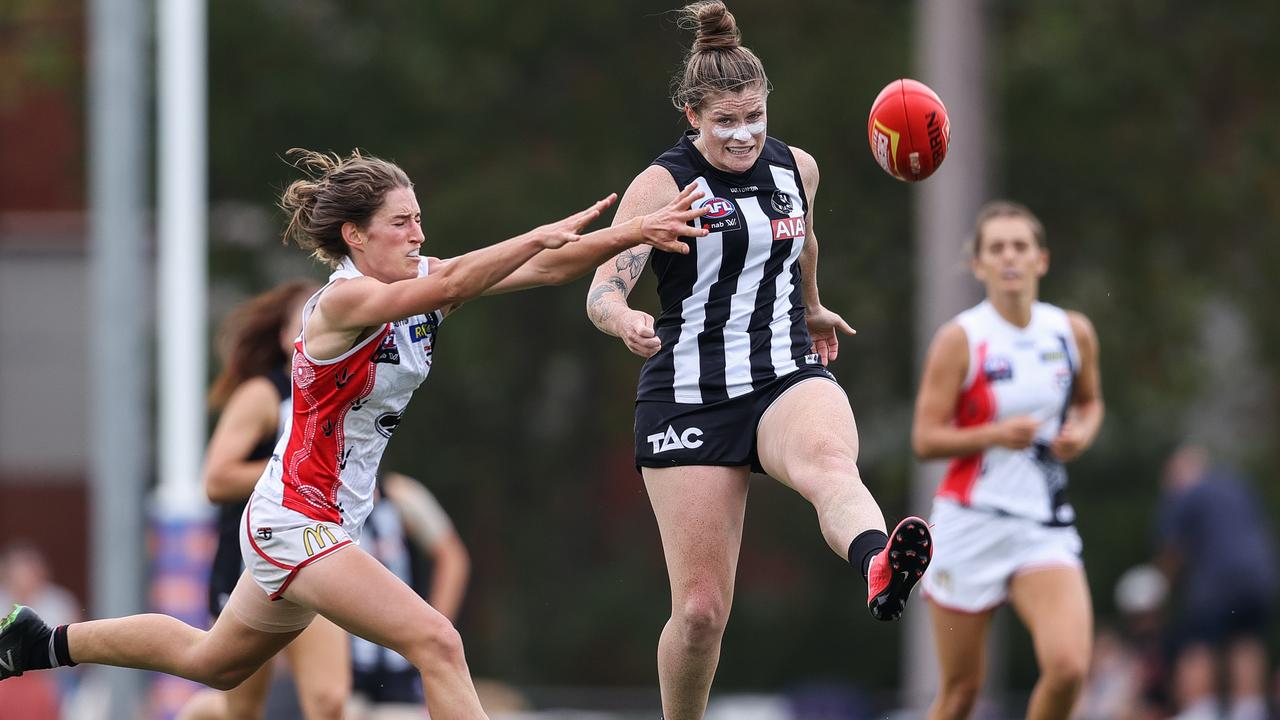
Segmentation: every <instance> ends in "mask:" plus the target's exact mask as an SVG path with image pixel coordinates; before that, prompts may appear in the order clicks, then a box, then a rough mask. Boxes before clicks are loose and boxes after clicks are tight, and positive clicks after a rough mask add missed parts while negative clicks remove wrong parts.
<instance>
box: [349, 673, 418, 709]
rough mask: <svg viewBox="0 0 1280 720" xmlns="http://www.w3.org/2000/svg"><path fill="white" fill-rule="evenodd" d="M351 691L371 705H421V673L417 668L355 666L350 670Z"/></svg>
mask: <svg viewBox="0 0 1280 720" xmlns="http://www.w3.org/2000/svg"><path fill="white" fill-rule="evenodd" d="M351 691H352V692H353V693H355V694H357V695H362V696H364V698H365V700H367V701H368V702H369V703H371V704H373V705H386V704H394V705H423V704H425V703H426V701H427V699H426V695H424V694H423V691H422V675H421V674H419V673H418V671H417V670H414V669H413V668H409V669H407V670H386V669H382V670H374V671H366V670H361V669H359V668H356V669H354V670H352V672H351Z"/></svg>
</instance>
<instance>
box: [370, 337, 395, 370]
mask: <svg viewBox="0 0 1280 720" xmlns="http://www.w3.org/2000/svg"><path fill="white" fill-rule="evenodd" d="M373 362H375V363H390V364H392V365H399V364H400V348H399V346H397V345H396V336H395V334H394V333H387V336H386V337H385V338H383V339H382V344H381V345H379V346H378V349H377V350H375V351H374V353H373Z"/></svg>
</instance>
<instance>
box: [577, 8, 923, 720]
mask: <svg viewBox="0 0 1280 720" xmlns="http://www.w3.org/2000/svg"><path fill="white" fill-rule="evenodd" d="M682 16H683V19H684V20H685V22H684V23H682V24H683V25H684V26H685V27H688V28H691V29H695V30H696V37H695V39H694V41H693V47H692V49H691V51H690V52H689V54H688V56H687V59H686V62H685V67H684V70H683V72H682V73H681V74H680V75H678V76H677V78H676V82H675V86H676V91H675V96H674V97H673V101H674V104H675V106H676V107H677V108H678V109H680V110H681V111H682V112H683V113H684V115H685V117H686V119H687V120H688V122H689V125H690V126H691V129H690V130H689V131H688V132H687V133H686V134H685V135H684V136H683V137H682V138H680V141H679V142H678V143H677V144H676V146H675V147H674V148H672V149H671V150H668V151H667V152H665V153H663V154H662V155H661V156H660V157H658V159H657V160H655V161H654V163H653V164H652V165H650V166H649V167H648V168H646V169H645V170H644V171H643V172H642V173H640V174H639V175H638V176H637V177H636V178H635V180H634V181H633V182H632V183H631V186H630V187H629V188H628V189H627V191H626V194H625V195H624V196H623V198H622V201H621V203H620V204H619V207H618V212H617V216H616V218H615V222H616V223H626V222H629V221H632V219H633V218H634V217H636V216H638V215H641V214H643V213H646V212H651V211H653V210H655V209H657V208H661V207H663V206H664V205H666V204H668V203H670V202H671V201H672V199H673V198H675V197H676V196H677V195H678V193H679V192H680V188H682V187H685V186H686V185H688V184H693V185H695V186H696V187H697V188H698V189H699V190H700V191H701V192H702V194H703V198H702V199H701V200H700V201H699V204H700V206H701V207H702V208H703V209H705V210H706V211H707V212H706V214H705V215H704V216H702V217H701V218H700V219H699V220H698V221H697V224H698V226H699V227H701V228H703V229H705V230H707V231H709V233H710V234H708V235H707V236H706V237H703V238H697V239H695V240H691V241H690V242H689V245H690V251H689V252H688V253H687V254H677V253H672V252H668V251H665V250H663V249H661V248H658V249H657V251H656V252H651V251H650V249H649V248H635V249H629V250H627V251H624V252H622V253H620V254H619V255H617V256H616V257H615V258H614V259H613V260H611V261H609V262H607V263H605V264H604V265H602V266H601V267H600V268H599V269H598V270H597V271H596V275H595V279H594V281H593V283H592V289H591V291H590V293H589V295H588V297H587V314H588V316H589V317H590V319H591V321H592V322H593V323H594V324H595V325H596V327H597V328H599V329H600V330H602V331H603V332H605V333H608V334H610V335H613V336H616V337H618V338H620V339H621V340H622V341H623V343H624V344H625V345H626V347H627V348H628V349H629V350H631V352H633V353H635V354H637V355H639V356H641V357H643V358H646V359H647V360H646V362H645V364H644V368H643V369H642V370H641V373H640V381H639V389H638V392H637V402H636V413H635V451H636V465H637V466H638V467H639V468H640V470H641V473H642V474H643V476H644V482H645V487H646V489H647V490H648V495H649V498H650V501H651V503H652V505H653V510H654V513H655V515H656V516H657V520H658V527H659V531H660V534H661V537H662V545H663V552H664V555H665V557H666V563H667V571H668V575H669V579H670V583H671V594H672V614H671V618H670V620H668V622H667V623H666V626H665V627H664V629H663V631H662V634H661V637H660V638H659V641H658V675H659V683H660V685H661V689H662V706H663V707H662V710H663V717H665V718H667V720H686V719H688V718H700V717H702V714H703V712H704V710H705V707H706V703H707V697H708V693H709V691H710V687H711V682H712V678H713V676H714V675H715V670H716V665H717V663H718V661H719V655H720V641H721V638H722V636H723V633H724V629H725V624H726V622H727V620H728V616H729V608H730V605H731V602H732V597H733V578H734V572H735V569H736V566H737V561H738V551H739V547H740V545H741V541H742V522H743V516H744V513H745V508H746V500H747V481H748V476H749V473H750V472H751V471H752V470H755V471H762V472H765V473H767V474H769V475H771V476H772V477H774V478H776V479H777V480H779V481H781V482H782V483H784V484H786V485H787V486H788V487H791V488H792V489H794V490H796V491H797V492H798V493H800V494H801V495H802V496H803V497H804V498H805V499H806V500H808V501H809V502H810V503H812V504H813V506H814V509H815V510H816V511H817V514H818V521H819V524H820V526H821V531H822V534H823V537H824V538H825V539H826V541H827V544H828V545H829V546H830V547H831V549H832V550H833V551H835V553H836V554H837V555H838V556H840V557H841V558H847V559H848V561H849V563H850V564H851V565H852V566H853V568H854V569H855V571H860V572H861V573H862V574H863V577H864V578H866V579H867V582H868V587H869V592H868V605H869V609H870V611H871V614H872V615H873V616H875V617H876V618H878V619H881V620H892V619H896V618H897V617H898V616H899V615H900V614H901V612H902V610H903V607H904V604H905V602H906V599H907V595H908V593H909V592H910V590H911V588H912V586H914V584H915V583H916V581H917V580H918V579H919V578H920V576H921V574H922V573H923V571H924V569H925V567H926V566H927V564H928V562H929V557H930V553H931V551H932V547H931V543H930V539H929V531H928V528H927V526H926V524H925V523H924V521H922V520H920V519H919V518H908V519H906V520H904V521H903V522H902V523H901V524H899V525H898V526H897V527H896V528H895V530H894V532H893V533H892V537H890V536H888V535H886V533H885V522H884V518H883V516H882V515H881V512H880V508H879V507H878V506H877V505H876V501H875V499H874V498H873V497H872V496H871V494H870V492H869V491H868V490H867V488H866V487H865V486H864V485H863V483H862V480H861V477H860V476H859V472H858V467H857V459H858V433H857V428H856V426H855V424H854V418H853V412H852V411H851V409H850V406H849V400H848V398H847V397H846V396H845V394H844V391H843V390H842V389H841V388H840V386H839V385H838V384H836V382H835V379H834V377H833V376H832V375H831V373H830V372H829V371H828V370H827V369H826V367H825V366H826V364H827V363H828V362H829V361H831V360H835V359H836V357H837V354H838V351H839V342H838V337H837V332H843V333H846V334H852V333H853V330H852V328H850V327H849V325H848V324H847V323H845V321H844V320H843V319H842V318H841V317H840V316H839V315H837V314H836V313H834V312H832V311H831V310H828V309H827V308H825V307H823V305H822V303H821V302H820V300H819V297H818V286H817V282H816V275H815V272H816V269H817V258H818V246H817V240H816V238H815V237H814V234H813V223H812V220H813V199H814V194H815V193H816V191H817V188H818V168H817V164H816V163H815V162H814V160H813V158H812V157H811V156H810V155H809V154H808V153H805V152H804V151H803V150H800V149H798V148H793V147H790V146H788V145H787V144H786V143H784V142H782V141H780V140H777V139H775V138H773V137H770V136H769V135H768V134H767V132H766V128H767V114H766V100H767V96H768V93H769V81H768V79H767V78H766V76H765V72H764V67H763V66H762V64H761V62H760V60H759V59H758V58H757V57H756V56H755V54H754V53H752V52H751V51H750V50H749V49H747V48H745V47H743V46H742V45H741V44H740V36H739V32H738V29H737V26H736V24H735V21H734V18H733V15H732V14H730V13H729V12H728V10H727V9H726V8H725V6H724V4H723V3H722V2H704V3H697V4H694V5H690V6H688V7H686V8H685V9H684V10H683V13H682ZM646 264H648V265H651V266H652V267H653V269H654V270H655V272H656V274H657V278H658V295H659V298H660V301H661V306H662V312H661V315H660V316H659V317H658V318H657V320H656V321H655V320H654V318H653V317H652V316H650V315H649V314H647V313H645V312H642V311H640V310H635V309H632V308H631V307H629V305H628V303H627V296H628V294H629V293H630V292H631V290H632V288H633V287H634V286H635V283H636V281H637V279H638V278H639V277H640V274H641V272H642V271H643V269H644V267H645V266H646ZM886 545H887V546H888V551H887V552H886V551H885V548H886Z"/></svg>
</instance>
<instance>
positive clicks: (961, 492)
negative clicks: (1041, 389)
mask: <svg viewBox="0 0 1280 720" xmlns="http://www.w3.org/2000/svg"><path fill="white" fill-rule="evenodd" d="M975 361H976V362H977V368H976V370H975V371H974V375H973V384H972V385H970V386H969V389H968V390H965V391H964V392H962V393H960V397H959V398H957V400H956V411H955V423H956V427H962V428H963V427H973V426H975V425H984V424H986V423H989V422H991V421H993V420H995V419H996V396H995V393H993V392H992V391H991V384H990V383H989V382H987V373H986V369H985V367H984V366H985V365H986V361H987V343H986V342H983V343H981V344H979V345H978V352H977V357H976V358H975ZM983 455H984V453H983V452H982V451H979V452H976V453H973V454H972V455H965V456H963V457H958V458H956V459H954V460H952V461H951V464H950V465H948V466H947V474H946V476H945V477H944V478H943V479H942V484H941V485H939V486H938V494H937V496H938V497H940V498H948V499H950V500H955V501H956V502H958V503H960V504H961V505H968V504H969V502H970V497H971V495H972V494H973V486H974V485H975V484H976V483H977V482H978V474H979V473H980V472H981V471H982V458H983Z"/></svg>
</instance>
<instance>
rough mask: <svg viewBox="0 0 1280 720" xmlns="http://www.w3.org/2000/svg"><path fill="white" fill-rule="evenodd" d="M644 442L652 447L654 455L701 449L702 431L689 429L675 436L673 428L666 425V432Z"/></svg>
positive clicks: (694, 428) (655, 434)
mask: <svg viewBox="0 0 1280 720" xmlns="http://www.w3.org/2000/svg"><path fill="white" fill-rule="evenodd" d="M645 440H648V441H649V443H650V444H652V445H653V452H654V453H655V454H657V453H664V452H667V451H668V450H692V449H694V448H700V447H702V430H701V429H699V428H696V427H691V428H688V429H687V430H685V431H684V432H682V433H680V434H678V435H677V434H676V431H675V428H673V427H671V426H670V425H668V426H667V431H666V432H658V433H654V434H652V435H650V436H648V437H646V438H645Z"/></svg>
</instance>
